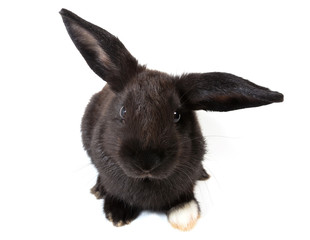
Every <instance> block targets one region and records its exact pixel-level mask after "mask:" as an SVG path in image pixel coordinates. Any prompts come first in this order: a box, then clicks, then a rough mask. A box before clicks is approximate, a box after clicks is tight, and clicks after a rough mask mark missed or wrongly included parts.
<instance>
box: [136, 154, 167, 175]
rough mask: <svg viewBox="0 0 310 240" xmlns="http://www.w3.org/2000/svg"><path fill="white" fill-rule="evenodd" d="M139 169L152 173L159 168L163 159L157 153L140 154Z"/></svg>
mask: <svg viewBox="0 0 310 240" xmlns="http://www.w3.org/2000/svg"><path fill="white" fill-rule="evenodd" d="M139 155H140V156H139V166H138V167H139V168H140V169H141V170H142V171H143V172H146V173H149V172H151V171H152V170H154V169H155V168H157V167H158V166H159V165H160V164H161V162H162V157H161V156H160V155H159V154H158V153H156V152H149V151H147V152H143V153H140V154H139Z"/></svg>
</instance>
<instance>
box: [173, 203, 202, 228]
mask: <svg viewBox="0 0 310 240" xmlns="http://www.w3.org/2000/svg"><path fill="white" fill-rule="evenodd" d="M167 216H168V221H169V222H170V224H171V225H172V226H173V227H174V228H177V229H179V230H182V231H188V230H190V229H192V228H193V227H194V226H195V224H196V222H197V220H198V218H199V207H198V204H197V202H196V201H195V200H192V201H190V202H188V203H185V204H181V205H179V206H176V207H174V208H172V209H171V210H170V211H169V212H168V214H167Z"/></svg>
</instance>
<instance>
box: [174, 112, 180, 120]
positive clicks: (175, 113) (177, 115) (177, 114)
mask: <svg viewBox="0 0 310 240" xmlns="http://www.w3.org/2000/svg"><path fill="white" fill-rule="evenodd" d="M180 119H181V114H180V113H178V112H174V113H173V121H174V122H175V123H177V122H178V121H180Z"/></svg>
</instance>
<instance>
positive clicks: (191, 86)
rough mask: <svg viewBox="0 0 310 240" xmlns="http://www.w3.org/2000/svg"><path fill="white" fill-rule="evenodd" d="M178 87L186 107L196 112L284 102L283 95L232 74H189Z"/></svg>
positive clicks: (178, 81)
mask: <svg viewBox="0 0 310 240" xmlns="http://www.w3.org/2000/svg"><path fill="white" fill-rule="evenodd" d="M176 84H177V89H178V91H179V93H180V97H181V101H182V103H183V105H185V106H186V107H187V108H190V109H192V110H210V111H231V110H236V109H241V108H249V107H258V106H262V105H267V104H271V103H274V102H282V101H283V95H282V94H281V93H278V92H274V91H271V90H269V89H268V88H265V87H261V86H258V85H256V84H254V83H252V82H250V81H248V80H245V79H243V78H240V77H237V76H235V75H232V74H228V73H219V72H212V73H202V74H196V73H192V74H186V75H182V76H181V77H180V78H179V79H178V80H177V83H176Z"/></svg>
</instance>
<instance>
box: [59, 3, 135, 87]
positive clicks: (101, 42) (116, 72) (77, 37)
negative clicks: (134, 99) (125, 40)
mask: <svg viewBox="0 0 310 240" xmlns="http://www.w3.org/2000/svg"><path fill="white" fill-rule="evenodd" d="M60 14H61V16H62V18H63V22H64V24H65V26H66V28H67V31H68V33H69V35H70V37H71V39H72V41H73V42H74V44H75V46H76V47H77V49H78V50H79V51H80V53H81V54H82V55H83V57H84V59H85V60H86V62H87V64H88V65H89V67H90V68H91V69H92V70H93V71H94V72H95V73H96V74H97V75H98V76H99V77H101V78H102V79H103V80H105V81H106V82H107V83H108V84H109V85H110V87H111V89H112V90H113V91H116V92H119V91H121V90H122V89H123V88H124V86H125V85H126V83H127V82H128V81H129V80H130V78H131V77H132V76H133V75H135V74H136V73H137V72H138V70H139V68H140V66H139V65H138V62H137V60H136V59H135V58H134V57H133V56H132V55H131V54H130V53H129V52H128V50H127V49H126V48H125V46H124V45H123V44H122V43H121V41H119V40H118V38H116V37H115V36H113V35H112V34H110V33H109V32H107V31H106V30H104V29H102V28H100V27H98V26H96V25H94V24H92V23H89V22H87V21H85V20H84V19H82V18H80V17H79V16H77V15H75V14H74V13H72V12H70V11H68V10H66V9H62V10H61V11H60Z"/></svg>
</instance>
